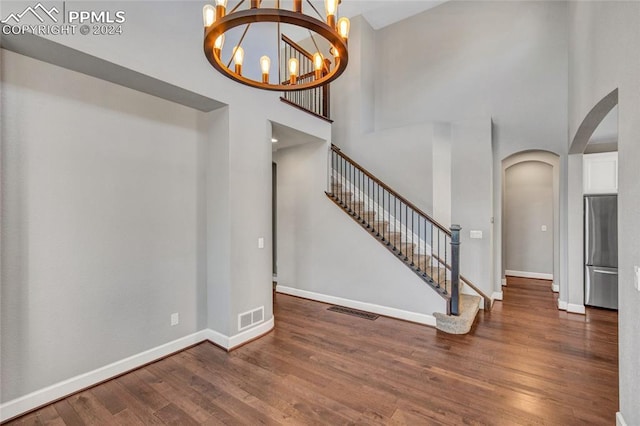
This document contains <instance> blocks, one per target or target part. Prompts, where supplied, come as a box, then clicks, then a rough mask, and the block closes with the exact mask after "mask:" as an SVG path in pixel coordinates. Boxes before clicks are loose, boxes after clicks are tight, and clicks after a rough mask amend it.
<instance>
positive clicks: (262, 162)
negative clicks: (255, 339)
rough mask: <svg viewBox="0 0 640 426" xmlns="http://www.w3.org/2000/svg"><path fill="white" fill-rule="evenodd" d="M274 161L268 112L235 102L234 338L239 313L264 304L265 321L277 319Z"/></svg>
mask: <svg viewBox="0 0 640 426" xmlns="http://www.w3.org/2000/svg"><path fill="white" fill-rule="evenodd" d="M248 117H250V119H248ZM271 165H272V143H271V123H270V122H269V120H268V119H267V117H266V116H265V115H264V111H263V110H262V109H260V106H259V105H252V106H251V105H231V106H229V215H230V216H229V218H230V228H231V231H230V232H231V234H230V253H231V266H230V267H231V293H230V294H231V312H230V314H231V324H230V326H231V333H230V334H229V336H233V335H235V334H237V333H238V331H239V330H238V320H237V318H238V315H239V314H242V313H244V312H248V311H251V310H254V309H257V308H260V307H264V319H265V321H267V320H270V319H271V318H273V286H272V282H273V271H272V260H273V259H272V250H273V245H272V227H271V225H272V222H271V217H272V209H271V203H272V199H271V191H272V184H271V179H272V171H271V167H272V166H271ZM259 238H262V239H263V241H264V246H263V247H262V248H260V247H258V239H259Z"/></svg>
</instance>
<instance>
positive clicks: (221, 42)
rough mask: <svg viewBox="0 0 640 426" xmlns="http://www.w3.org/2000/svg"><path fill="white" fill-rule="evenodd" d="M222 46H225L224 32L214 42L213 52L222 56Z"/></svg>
mask: <svg viewBox="0 0 640 426" xmlns="http://www.w3.org/2000/svg"><path fill="white" fill-rule="evenodd" d="M222 46H224V34H220V35H219V36H218V38H217V39H216V41H215V42H214V43H213V53H215V54H216V55H217V56H220V51H221V50H222Z"/></svg>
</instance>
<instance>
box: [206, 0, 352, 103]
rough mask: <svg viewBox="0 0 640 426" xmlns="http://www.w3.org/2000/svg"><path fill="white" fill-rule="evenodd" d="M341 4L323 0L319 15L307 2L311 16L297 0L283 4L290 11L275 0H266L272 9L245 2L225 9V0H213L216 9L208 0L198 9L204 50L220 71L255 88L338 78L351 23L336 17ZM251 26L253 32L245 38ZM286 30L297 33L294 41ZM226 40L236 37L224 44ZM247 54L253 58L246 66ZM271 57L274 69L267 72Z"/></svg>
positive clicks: (288, 87) (307, 85)
mask: <svg viewBox="0 0 640 426" xmlns="http://www.w3.org/2000/svg"><path fill="white" fill-rule="evenodd" d="M340 2H341V0H325V2H324V3H325V16H322V14H320V12H319V11H318V10H317V8H316V7H315V6H314V5H313V3H312V2H311V1H310V0H307V2H306V3H307V4H306V5H308V6H309V8H310V9H311V10H312V11H313V12H314V13H315V14H316V15H317V16H318V18H316V17H314V16H311V15H309V14H306V13H303V11H302V3H303V2H302V0H293V1H292V2H288V3H292V4H291V6H290V10H288V9H286V8H284V7H281V4H280V0H275V1H271V2H270V3H271V5H273V6H274V7H263V6H265V4H266V3H268V2H267V1H263V0H250V2H247V3H250V4H248V5H247V6H245V8H242V5H243V4H244V3H245V0H241V1H240V2H239V3H238V4H237V5H236V6H235V7H234V8H233V9H232V10H230V11H228V12H227V0H215V7H214V6H213V5H209V4H208V5H206V6H204V8H203V10H202V14H203V20H204V32H205V35H204V54H205V56H206V57H207V59H208V60H209V62H210V63H211V65H212V66H213V67H214V68H215V69H216V70H218V71H219V72H221V73H222V74H223V75H225V76H227V77H229V78H231V79H232V80H235V81H237V82H239V83H242V84H246V85H248V86H251V87H255V88H258V89H264V90H273V91H284V92H289V91H297V90H306V89H312V88H315V87H319V86H324V85H326V84H328V83H331V82H332V81H333V80H335V79H336V78H338V77H339V76H340V75H341V74H342V73H343V72H344V70H345V69H346V67H347V63H348V61H349V52H348V50H347V41H348V38H349V27H350V23H349V19H347V18H345V17H343V18H340V19H337V13H338V5H339V3H340ZM306 5H305V7H306ZM252 26H253V29H252V28H251V27H252ZM250 29H252V31H255V32H256V34H255V35H252V36H251V37H248V36H247V35H248V34H250V33H251V32H250V31H249V30H250ZM254 29H255V30H254ZM287 29H290V30H291V31H293V32H295V33H296V34H297V36H298V37H297V39H296V41H295V42H294V41H293V40H292V38H290V37H288V36H287V35H286V34H284V31H286V30H287ZM225 38H226V40H227V41H229V40H230V39H232V40H233V39H235V40H233V41H234V42H233V43H231V45H228V46H225ZM249 38H252V40H251V41H250V42H247V40H248V39H249ZM301 39H302V40H301ZM276 40H277V42H276ZM236 41H237V43H236ZM298 42H300V43H301V44H304V45H305V46H307V49H305V48H303V47H301V45H299V44H298ZM245 53H246V54H245ZM258 56H259V59H257V58H258ZM249 57H253V62H251V63H248V62H247V63H246V64H245V59H248V58H249ZM272 59H273V61H272ZM276 61H277V67H274V68H276V69H277V72H272V66H271V65H272V62H276ZM232 64H233V68H232Z"/></svg>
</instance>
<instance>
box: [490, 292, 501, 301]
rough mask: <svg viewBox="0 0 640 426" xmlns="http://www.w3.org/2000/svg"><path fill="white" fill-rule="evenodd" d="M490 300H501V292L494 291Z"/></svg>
mask: <svg viewBox="0 0 640 426" xmlns="http://www.w3.org/2000/svg"><path fill="white" fill-rule="evenodd" d="M491 298H492V299H493V300H502V292H501V291H494V292H493V293H492V294H491Z"/></svg>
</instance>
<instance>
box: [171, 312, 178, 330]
mask: <svg viewBox="0 0 640 426" xmlns="http://www.w3.org/2000/svg"><path fill="white" fill-rule="evenodd" d="M179 323H180V314H179V313H177V312H176V313H174V314H171V326H172V327H173V326H174V325H178V324H179Z"/></svg>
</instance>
